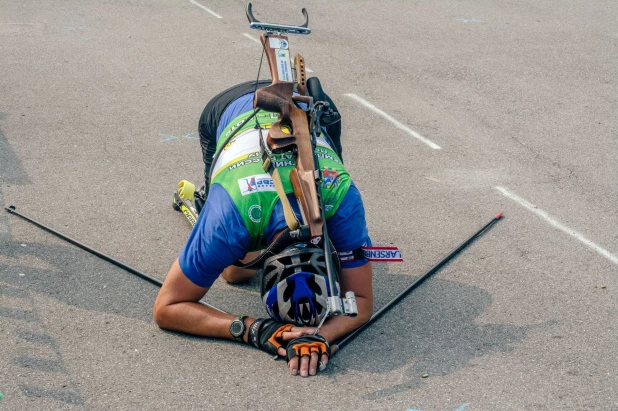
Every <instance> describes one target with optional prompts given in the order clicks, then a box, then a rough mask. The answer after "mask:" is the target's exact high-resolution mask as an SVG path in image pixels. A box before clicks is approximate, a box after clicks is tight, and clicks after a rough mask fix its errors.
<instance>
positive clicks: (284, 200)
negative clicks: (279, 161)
mask: <svg viewBox="0 0 618 411" xmlns="http://www.w3.org/2000/svg"><path fill="white" fill-rule="evenodd" d="M272 177H273V183H275V189H276V190H277V194H278V195H279V198H280V199H281V205H283V215H284V216H285V223H286V224H287V225H288V227H289V228H290V230H296V229H297V228H298V219H297V218H296V214H294V210H292V206H291V205H290V201H289V200H288V196H287V195H286V194H285V190H283V183H281V176H280V175H279V169H276V168H275V171H274V172H273V174H272Z"/></svg>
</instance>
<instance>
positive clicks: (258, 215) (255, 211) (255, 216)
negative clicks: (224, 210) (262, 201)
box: [249, 204, 262, 223]
mask: <svg viewBox="0 0 618 411" xmlns="http://www.w3.org/2000/svg"><path fill="white" fill-rule="evenodd" d="M249 219H250V220H251V221H253V222H254V223H259V222H260V221H262V207H260V205H259V204H253V205H252V206H251V207H249Z"/></svg>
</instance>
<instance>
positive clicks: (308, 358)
mask: <svg viewBox="0 0 618 411" xmlns="http://www.w3.org/2000/svg"><path fill="white" fill-rule="evenodd" d="M334 351H335V350H333V352H332V353H331V348H330V346H329V344H328V342H327V341H326V340H325V339H324V337H322V336H321V335H313V333H307V334H304V335H303V336H301V337H298V338H295V339H293V340H291V341H290V342H289V343H288V346H287V359H288V368H289V369H290V374H292V375H297V374H298V371H299V370H300V375H301V377H307V376H309V375H315V374H317V372H318V369H319V370H320V371H322V370H324V368H326V364H328V358H329V356H330V355H331V354H334V353H335V352H334Z"/></svg>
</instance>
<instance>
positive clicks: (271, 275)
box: [154, 77, 373, 377]
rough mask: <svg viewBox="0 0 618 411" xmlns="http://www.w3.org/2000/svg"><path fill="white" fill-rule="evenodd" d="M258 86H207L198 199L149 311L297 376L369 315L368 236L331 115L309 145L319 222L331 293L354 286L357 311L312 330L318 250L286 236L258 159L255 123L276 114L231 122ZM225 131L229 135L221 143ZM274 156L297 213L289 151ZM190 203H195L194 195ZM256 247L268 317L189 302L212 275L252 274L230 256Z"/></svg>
mask: <svg viewBox="0 0 618 411" xmlns="http://www.w3.org/2000/svg"><path fill="white" fill-rule="evenodd" d="M268 85H270V81H260V82H258V83H257V84H256V82H247V83H243V84H239V85H237V86H235V87H232V88H230V89H228V90H226V91H224V92H222V93H220V94H219V95H217V96H216V97H215V98H213V99H212V100H211V101H210V102H209V103H208V104H207V105H206V108H205V109H204V112H203V114H202V117H201V118H200V121H199V133H200V143H201V146H202V154H203V158H204V163H205V166H206V167H205V180H206V184H205V189H204V190H203V197H205V198H206V201H205V203H204V204H203V208H202V209H201V212H200V215H199V218H198V221H197V223H196V225H195V227H194V228H193V231H192V232H191V235H190V236H189V239H188V241H187V243H186V245H185V246H184V248H183V250H182V251H181V253H180V255H179V257H178V259H177V260H176V261H175V262H174V264H173V265H172V267H171V269H170V271H169V273H168V274H167V277H166V278H165V281H164V283H163V286H162V288H161V290H160V292H159V295H158V296H157V299H156V301H155V305H154V319H155V321H156V323H157V324H158V325H159V327H161V328H164V329H168V330H174V331H180V332H184V333H188V334H193V335H199V336H204V337H215V338H226V339H230V340H236V341H239V342H244V343H248V344H251V345H253V346H255V347H257V348H259V349H262V350H264V351H266V352H269V353H271V354H276V355H279V356H284V357H287V364H288V368H289V371H290V373H291V374H293V375H297V374H298V373H300V375H301V376H303V377H306V376H308V375H315V374H316V372H317V370H318V366H319V365H323V366H325V365H326V363H327V362H328V359H329V356H330V355H332V354H334V352H331V349H330V344H332V343H333V342H335V341H337V340H339V339H341V338H342V337H344V336H345V335H347V334H349V333H350V332H352V331H353V330H354V329H356V328H358V327H359V326H361V325H362V324H363V323H365V322H366V321H368V320H369V318H370V317H371V314H372V311H373V290H372V266H371V263H370V262H369V261H368V260H367V259H365V257H364V255H363V253H362V250H361V247H362V246H363V245H369V244H370V240H369V236H368V230H367V225H366V222H365V210H364V207H363V203H362V199H361V195H360V192H359V190H358V189H357V188H356V186H355V185H354V184H353V183H352V181H351V179H350V176H349V174H348V172H347V171H346V170H345V168H344V167H343V162H342V160H341V143H340V135H341V123H340V122H337V123H334V124H331V125H329V126H328V127H324V128H323V131H324V133H323V136H324V137H323V138H320V139H318V144H317V146H316V153H317V154H318V157H319V165H320V169H321V170H322V174H323V179H322V187H321V188H322V198H323V202H324V210H325V215H326V225H327V230H328V233H329V236H330V240H331V242H332V244H333V245H334V249H333V250H336V251H337V252H336V253H335V252H334V253H333V254H335V255H334V256H333V261H334V263H335V264H334V265H335V266H336V271H337V275H338V281H339V284H340V289H341V295H345V293H346V291H353V292H354V293H355V295H356V301H357V305H358V316H356V317H354V318H352V317H348V316H343V315H340V316H333V317H331V318H328V319H327V320H326V321H325V323H324V324H323V325H322V327H321V328H320V329H319V334H316V335H314V332H315V330H316V326H317V325H318V324H319V322H320V320H322V318H323V317H324V316H325V315H326V307H327V303H326V302H327V297H328V280H327V275H326V266H325V258H324V252H323V250H322V249H321V248H318V247H316V246H313V245H312V244H310V243H298V242H297V241H298V240H294V239H293V238H291V236H290V235H289V229H288V228H287V225H286V220H285V216H284V207H285V206H284V205H282V202H281V200H280V198H279V196H278V195H277V192H276V190H275V187H274V185H273V180H272V178H271V176H270V175H269V174H265V172H264V169H263V168H262V154H261V151H260V140H259V139H260V138H264V139H265V138H266V135H267V134H268V131H267V130H266V131H264V132H263V133H260V131H259V130H258V123H259V127H260V128H261V129H262V130H265V129H267V128H268V127H269V126H270V124H272V123H273V122H275V121H276V120H277V116H276V115H271V113H266V112H263V111H260V112H259V113H258V114H257V115H256V116H255V117H254V119H252V120H250V121H249V122H248V123H247V125H246V126H244V127H243V128H242V129H241V130H240V131H237V130H236V129H237V127H238V124H239V123H240V122H241V121H242V120H243V119H246V118H247V117H248V116H249V115H250V114H252V113H253V96H254V90H255V89H256V87H257V88H261V87H264V86H268ZM307 89H308V94H309V95H311V96H313V97H314V99H315V100H316V101H328V102H329V103H330V104H331V108H333V109H334V110H336V107H335V105H334V103H333V102H332V100H331V99H330V98H329V97H328V96H327V95H326V94H325V93H324V92H323V91H322V89H321V87H320V83H319V81H318V79H317V78H315V77H314V78H311V79H309V81H308V82H307ZM233 132H236V133H237V134H236V135H235V136H234V138H233V139H232V140H231V141H230V142H229V143H228V144H226V145H225V146H223V142H224V141H225V139H226V137H228V136H230V134H231V133H233ZM262 135H263V137H261V136H262ZM222 146H223V147H222ZM213 156H214V158H215V161H214V164H213ZM275 156H277V157H276V158H271V160H274V161H272V163H273V165H274V166H275V167H277V168H278V169H279V171H280V175H281V176H282V177H281V179H282V182H283V186H284V188H285V192H286V193H288V195H287V197H288V201H289V203H290V204H291V205H292V208H293V210H294V213H295V214H296V216H297V218H298V219H300V211H299V207H298V204H297V201H296V199H295V198H294V195H293V193H292V189H291V184H290V183H289V178H286V176H287V175H288V174H289V170H290V169H291V168H292V166H293V165H294V164H295V163H294V160H293V157H292V156H291V155H290V154H278V155H275ZM197 205H198V208H199V206H200V205H201V204H197ZM198 211H199V210H198ZM269 246H270V247H269ZM266 247H269V248H268V249H269V251H270V253H268V254H266V255H265V256H264V257H268V258H265V260H264V261H263V263H262V264H261V266H260V267H257V268H261V269H260V271H258V275H259V276H260V277H261V287H260V288H261V295H262V300H263V302H264V304H265V307H266V311H267V312H268V314H269V316H270V318H257V319H256V318H251V317H247V316H243V315H238V316H235V315H231V314H224V313H221V312H219V311H217V310H215V309H212V308H210V307H207V306H204V305H201V304H198V303H197V302H198V301H199V300H200V299H201V298H202V297H204V295H205V294H206V293H207V292H208V289H209V288H210V287H211V286H212V284H213V283H214V281H215V280H216V279H217V278H218V277H219V276H222V277H223V279H224V280H226V281H227V282H228V283H232V284H238V283H243V282H246V281H249V280H250V279H251V278H252V277H253V276H254V275H256V270H255V268H256V267H252V268H254V269H246V268H241V267H239V266H237V265H234V263H237V262H238V261H239V260H240V262H242V263H246V262H248V261H251V260H253V259H254V258H255V257H256V256H258V255H259V254H260V252H259V250H262V249H265V248H266ZM340 257H341V258H340Z"/></svg>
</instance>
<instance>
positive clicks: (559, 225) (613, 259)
mask: <svg viewBox="0 0 618 411" xmlns="http://www.w3.org/2000/svg"><path fill="white" fill-rule="evenodd" d="M496 190H498V191H500V192H501V193H502V195H504V196H505V197H508V198H510V199H511V200H513V201H515V202H516V203H518V204H519V205H521V206H522V207H524V208H527V209H528V210H530V211H532V212H533V213H534V214H536V215H538V216H539V217H541V218H542V219H543V220H545V221H547V222H548V223H549V224H550V225H552V226H554V227H555V228H557V229H558V230H561V231H563V232H565V233H567V234H568V235H570V236H571V237H574V238H576V239H577V240H579V241H581V242H582V243H584V244H585V245H587V246H588V247H589V248H591V249H593V250H594V251H596V252H597V253H599V254H601V255H602V256H603V257H605V258H607V259H608V260H609V261H611V262H612V263H614V264H616V265H618V257H617V256H615V255H613V254H612V253H610V252H609V251H607V250H606V249H604V248H602V247H600V246H598V245H596V244H595V243H593V242H592V241H590V240H588V239H587V238H586V237H584V236H583V235H582V234H580V233H578V232H577V231H575V230H573V229H571V228H569V227H567V226H565V225H563V224H562V223H560V222H559V221H558V220H556V219H555V218H554V217H552V216H551V215H549V214H548V213H547V212H545V211H543V210H541V209H539V208H536V207H535V206H534V205H533V204H532V203H530V202H528V201H526V200H524V199H523V198H521V197H519V196H518V195H516V194H513V193H512V192H510V191H509V190H507V189H506V188H504V187H496Z"/></svg>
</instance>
